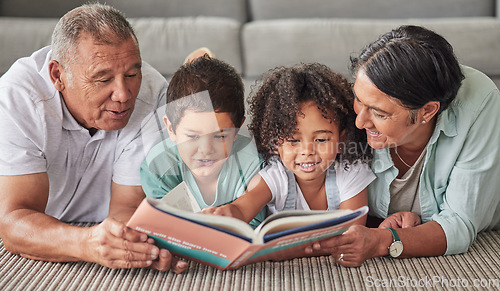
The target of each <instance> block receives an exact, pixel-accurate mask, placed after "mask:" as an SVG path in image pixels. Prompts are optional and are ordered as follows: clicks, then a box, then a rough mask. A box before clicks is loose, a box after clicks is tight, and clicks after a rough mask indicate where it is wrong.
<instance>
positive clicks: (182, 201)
mask: <svg viewBox="0 0 500 291" xmlns="http://www.w3.org/2000/svg"><path fill="white" fill-rule="evenodd" d="M160 200H161V201H162V203H165V204H167V205H169V206H172V207H174V208H177V209H180V210H184V211H189V212H201V208H200V206H199V205H198V202H196V199H195V198H194V196H193V194H192V193H191V191H189V188H188V187H187V185H186V183H185V182H181V183H180V184H179V185H177V186H176V187H175V188H174V189H172V190H171V191H170V192H168V193H167V195H165V196H163V198H161V199H160Z"/></svg>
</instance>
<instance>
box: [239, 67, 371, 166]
mask: <svg viewBox="0 0 500 291" xmlns="http://www.w3.org/2000/svg"><path fill="white" fill-rule="evenodd" d="M254 92H255V93H254ZM309 101H313V102H315V103H316V105H317V106H318V109H319V110H320V111H321V112H322V115H323V117H325V118H326V119H329V120H330V121H331V122H336V123H337V124H338V126H339V130H340V131H342V130H345V135H344V139H343V140H341V143H342V145H343V153H342V154H339V155H337V161H342V162H345V164H346V165H348V164H352V163H355V162H357V161H359V160H361V161H363V162H369V161H370V160H371V158H372V149H371V148H370V147H369V146H368V143H367V142H366V134H365V133H364V131H362V130H359V129H357V128H356V126H355V119H356V113H355V112H354V109H353V102H354V95H353V92H352V84H351V83H349V81H347V79H346V78H344V77H343V76H342V75H340V74H337V73H335V72H333V71H332V70H330V69H329V68H328V67H327V66H325V65H321V64H318V63H311V64H303V63H301V64H298V65H295V66H292V67H277V68H275V69H272V70H269V71H268V72H267V73H265V74H263V75H262V77H261V78H260V79H259V80H258V81H257V83H256V86H255V88H254V89H253V90H252V93H251V95H250V97H249V100H248V103H249V104H250V115H251V116H252V121H251V123H250V124H249V130H250V132H251V133H252V134H253V135H254V137H255V141H256V144H257V149H258V151H259V152H260V153H261V154H262V158H263V159H264V161H265V163H266V164H267V163H269V161H270V159H271V158H273V157H274V156H276V155H277V147H278V146H280V145H281V144H282V143H283V142H284V141H285V140H286V139H287V138H290V137H291V136H292V135H293V133H294V132H295V130H296V128H297V115H299V114H302V112H300V106H301V105H302V104H303V103H305V102H309Z"/></svg>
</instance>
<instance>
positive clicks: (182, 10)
mask: <svg viewBox="0 0 500 291" xmlns="http://www.w3.org/2000/svg"><path fill="white" fill-rule="evenodd" d="M106 3H107V4H109V5H112V6H113V7H116V8H117V9H119V10H121V11H122V12H124V13H125V15H126V16H127V17H134V18H136V17H185V16H214V17H227V18H231V19H235V20H238V21H239V22H245V21H246V20H247V3H246V0H140V1H138V0H106Z"/></svg>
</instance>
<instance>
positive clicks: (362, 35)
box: [242, 18, 500, 77]
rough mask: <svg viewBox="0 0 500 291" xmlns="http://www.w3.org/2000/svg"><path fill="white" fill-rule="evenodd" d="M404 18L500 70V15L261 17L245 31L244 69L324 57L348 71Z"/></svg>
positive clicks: (463, 55)
mask: <svg viewBox="0 0 500 291" xmlns="http://www.w3.org/2000/svg"><path fill="white" fill-rule="evenodd" d="M402 24H417V25H423V26H425V27H428V28H430V29H432V30H434V31H436V32H437V33H439V34H441V35H442V36H444V37H445V38H446V39H447V40H448V41H449V42H450V43H451V44H452V45H453V46H454V48H455V52H456V55H457V57H458V58H459V61H460V62H461V63H463V64H465V65H468V66H471V67H474V68H476V69H478V70H481V71H483V72H484V73H486V74H488V75H490V76H500V57H499V56H500V21H499V20H498V19H496V18H467V19H464V18H461V19H455V18H449V19H439V20H437V19H413V20H412V19H407V20H367V19H364V20H353V19H343V20H338V19H337V20H334V19H283V20H267V21H255V22H252V23H248V24H247V25H245V26H244V28H243V32H242V43H243V54H244V56H243V59H244V60H245V63H244V67H245V70H244V73H245V75H246V76H248V77H252V76H254V77H255V76H258V75H260V74H262V73H263V72H264V71H266V70H268V69H270V68H274V67H276V66H282V65H285V66H286V65H293V64H295V63H298V62H320V63H324V64H326V65H328V66H330V67H331V68H332V69H334V70H335V71H337V72H340V73H342V74H344V75H346V76H348V74H349V71H348V68H349V64H350V62H349V57H350V56H352V55H357V54H359V52H360V51H361V49H362V48H363V47H365V46H366V45H367V44H369V43H371V42H373V41H375V40H376V39H377V38H378V37H379V36H380V35H382V34H384V33H385V32H388V31H390V30H392V29H394V28H396V27H398V26H400V25H402Z"/></svg>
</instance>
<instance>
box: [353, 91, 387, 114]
mask: <svg viewBox="0 0 500 291" xmlns="http://www.w3.org/2000/svg"><path fill="white" fill-rule="evenodd" d="M354 99H356V101H358V102H359V103H361V104H363V105H364V106H366V107H368V108H369V109H373V110H376V111H379V112H381V113H384V114H389V112H387V111H385V110H383V109H380V108H379V107H376V106H368V105H365V104H364V103H362V102H361V100H359V98H358V96H357V95H356V93H354Z"/></svg>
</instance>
